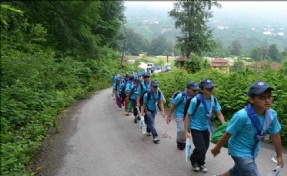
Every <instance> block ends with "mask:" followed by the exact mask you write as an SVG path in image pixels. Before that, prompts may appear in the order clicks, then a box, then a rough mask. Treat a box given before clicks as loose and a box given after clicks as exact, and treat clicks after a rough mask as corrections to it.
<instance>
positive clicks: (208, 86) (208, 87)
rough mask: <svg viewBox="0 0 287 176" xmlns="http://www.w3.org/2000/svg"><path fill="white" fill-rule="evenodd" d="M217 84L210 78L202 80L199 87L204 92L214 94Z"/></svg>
mask: <svg viewBox="0 0 287 176" xmlns="http://www.w3.org/2000/svg"><path fill="white" fill-rule="evenodd" d="M214 87H215V85H214V84H213V82H212V81H211V80H210V79H204V80H202V81H200V83H199V88H200V92H201V93H202V94H206V95H212V93H213V89H214Z"/></svg>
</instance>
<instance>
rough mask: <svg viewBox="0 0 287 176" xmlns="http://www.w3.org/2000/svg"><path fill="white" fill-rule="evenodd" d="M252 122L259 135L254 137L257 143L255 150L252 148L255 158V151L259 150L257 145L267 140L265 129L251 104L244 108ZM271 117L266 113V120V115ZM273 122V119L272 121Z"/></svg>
mask: <svg viewBox="0 0 287 176" xmlns="http://www.w3.org/2000/svg"><path fill="white" fill-rule="evenodd" d="M244 109H245V111H246V113H247V115H248V117H249V119H250V121H251V122H252V124H253V125H254V127H255V128H256V131H257V134H256V135H255V137H254V140H255V143H254V145H253V148H252V152H251V154H252V156H253V157H254V154H255V151H256V148H257V145H258V143H259V141H264V138H265V133H264V132H265V130H266V129H265V130H264V129H263V127H262V126H261V124H260V122H259V120H258V118H257V114H256V111H255V110H254V108H253V106H252V105H251V104H249V105H247V106H245V107H244ZM267 113H268V115H269V112H266V113H265V118H266V115H267ZM272 120H273V119H272ZM272 120H271V122H270V123H269V124H268V126H270V125H271V123H272Z"/></svg>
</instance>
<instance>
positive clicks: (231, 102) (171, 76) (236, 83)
mask: <svg viewBox="0 0 287 176" xmlns="http://www.w3.org/2000/svg"><path fill="white" fill-rule="evenodd" d="M205 78H209V79H211V80H212V81H213V82H214V83H215V84H216V88H215V90H214V95H215V96H216V97H217V99H218V100H219V103H220V105H221V107H222V113H223V114H224V117H225V119H226V120H228V119H230V118H231V117H232V116H233V114H234V113H235V112H236V111H238V110H239V109H241V108H243V107H244V106H245V105H246V104H247V103H248V97H247V91H248V88H249V86H250V85H251V84H253V83H254V82H255V81H257V80H262V81H264V82H266V83H268V84H269V85H270V86H272V87H274V89H275V90H274V91H273V92H272V95H273V105H272V107H273V108H274V109H275V110H276V111H277V113H278V118H279V121H280V123H281V125H282V131H281V133H280V134H281V137H282V141H283V144H284V145H285V146H286V145H287V138H286V137H287V128H286V127H287V109H286V107H287V93H286V92H287V81H286V80H287V77H286V74H283V73H282V72H280V71H274V70H269V69H267V70H261V71H251V70H241V71H240V72H234V73H230V74H223V73H220V72H217V71H214V70H201V71H199V72H197V73H195V74H189V73H187V72H186V71H184V70H180V71H177V72H168V73H160V74H157V75H154V76H153V77H152V79H155V80H158V81H159V83H160V88H161V90H162V91H163V93H164V95H165V97H166V98H167V99H168V98H169V97H171V96H172V94H173V93H174V92H175V91H177V90H183V89H185V87H186V83H187V82H189V81H196V82H198V83H199V82H200V80H202V79H205ZM218 124H219V121H218V120H217V119H215V125H218Z"/></svg>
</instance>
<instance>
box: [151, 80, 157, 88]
mask: <svg viewBox="0 0 287 176" xmlns="http://www.w3.org/2000/svg"><path fill="white" fill-rule="evenodd" d="M150 85H151V86H154V87H156V86H158V81H156V80H154V81H151V83H150Z"/></svg>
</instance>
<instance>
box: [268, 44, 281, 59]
mask: <svg viewBox="0 0 287 176" xmlns="http://www.w3.org/2000/svg"><path fill="white" fill-rule="evenodd" d="M268 56H269V57H270V58H271V60H272V61H274V62H280V61H281V56H280V52H279V50H278V48H277V45H275V44H272V45H270V46H269V49H268Z"/></svg>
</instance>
